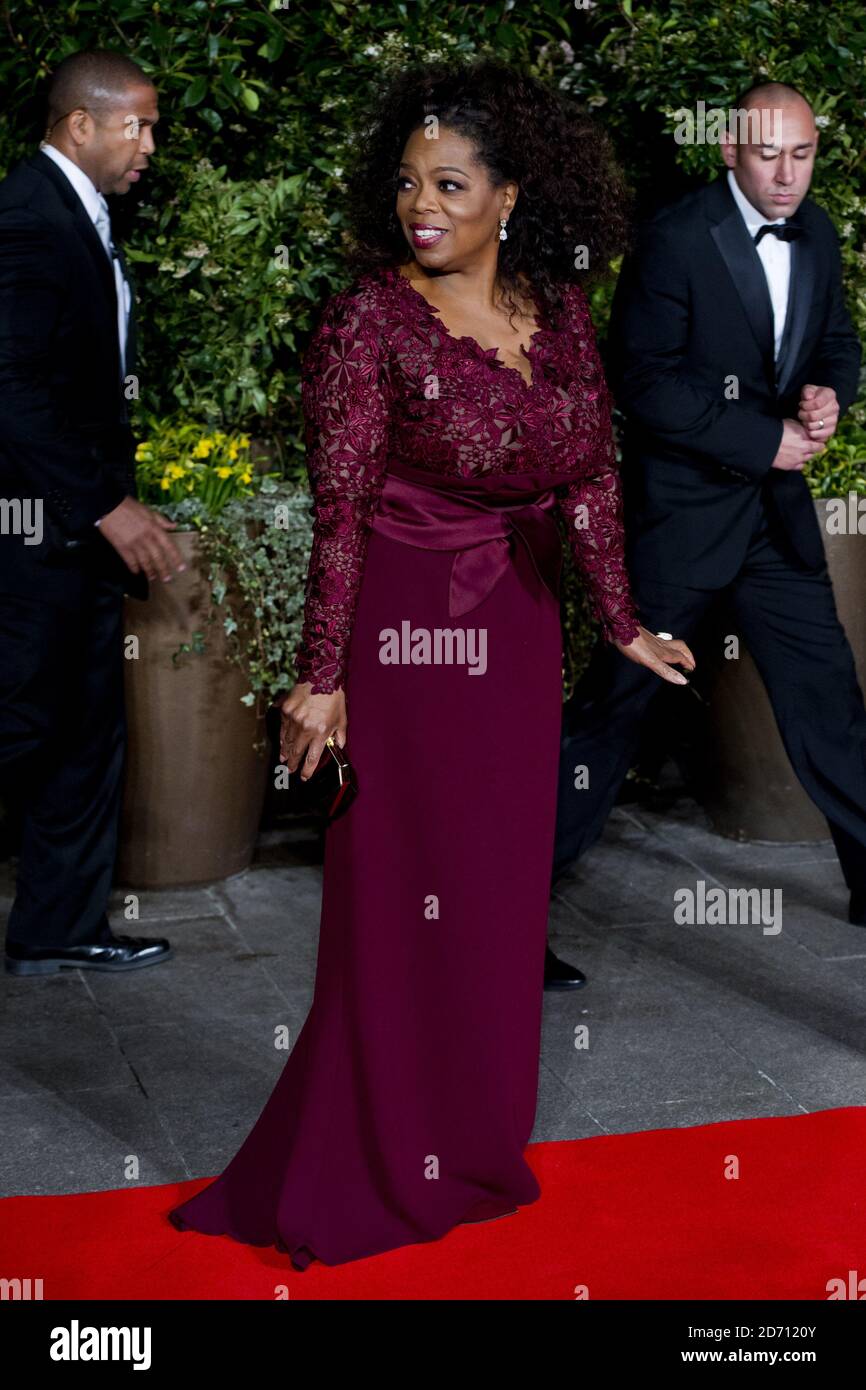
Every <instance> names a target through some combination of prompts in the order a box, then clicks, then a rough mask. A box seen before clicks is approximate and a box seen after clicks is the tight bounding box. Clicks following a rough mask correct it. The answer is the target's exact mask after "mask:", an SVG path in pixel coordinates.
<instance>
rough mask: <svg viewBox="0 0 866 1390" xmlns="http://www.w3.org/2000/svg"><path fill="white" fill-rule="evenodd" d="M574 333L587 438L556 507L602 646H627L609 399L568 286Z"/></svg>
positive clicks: (629, 610)
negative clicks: (577, 468)
mask: <svg viewBox="0 0 866 1390" xmlns="http://www.w3.org/2000/svg"><path fill="white" fill-rule="evenodd" d="M571 320H572V326H573V327H572V331H573V332H574V333H576V334H577V335H578V336H579V337H580V338H581V339H582V340H583V341H582V345H581V346H582V350H581V353H580V357H579V359H578V367H577V371H576V372H575V378H574V380H573V382H572V384H571V386H570V393H571V394H572V395H574V396H575V397H576V398H577V399H578V401H579V402H580V405H581V415H582V418H581V428H582V429H583V430H584V432H585V436H586V450H585V455H584V458H585V463H584V467H583V469H582V470H581V473H580V476H579V477H578V478H576V479H575V481H574V482H573V483H569V484H568V485H567V488H566V490H565V492H564V494H563V495H562V496H561V497H560V498H559V499H558V505H559V508H560V511H561V513H562V515H563V516H564V517H565V520H566V522H567V526H568V537H569V544H570V547H571V554H572V557H573V559H574V563H575V565H576V567H577V570H578V573H579V574H580V576H581V578H582V579H583V582H584V584H585V586H586V590H587V594H588V597H589V602H590V607H591V609H592V612H593V615H594V616H595V617H596V619H597V620H598V621H599V622H600V623H601V630H602V635H603V636H604V638H605V640H606V641H608V642H609V641H612V640H613V639H616V640H617V641H619V642H626V643H627V642H630V641H631V640H632V638H634V637H637V635H638V626H639V625H638V619H637V614H636V611H635V605H634V600H633V599H632V596H631V589H630V587H629V580H628V573H627V571H626V567H625V532H624V527H623V507H622V483H621V480H620V476H619V470H618V468H617V464H616V450H615V446H614V438H613V428H612V426H611V419H610V412H611V405H612V401H611V395H610V392H609V390H608V386H607V382H606V381H605V378H604V371H603V369H602V364H601V357H600V356H599V352H598V347H597V344H596V340H595V330H594V328H593V324H592V316H591V314H590V310H589V304H588V302H587V298H586V295H585V294H584V292H583V290H582V289H581V288H580V287H579V286H577V285H574V286H572V287H571Z"/></svg>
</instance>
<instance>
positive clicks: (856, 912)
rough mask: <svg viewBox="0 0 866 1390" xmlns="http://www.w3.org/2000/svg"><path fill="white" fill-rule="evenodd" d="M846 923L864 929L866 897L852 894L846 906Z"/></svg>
mask: <svg viewBox="0 0 866 1390" xmlns="http://www.w3.org/2000/svg"><path fill="white" fill-rule="evenodd" d="M848 921H849V922H851V923H852V924H853V925H854V926H855V927H866V895H864V894H862V893H852V894H851V901H850V903H849V904H848Z"/></svg>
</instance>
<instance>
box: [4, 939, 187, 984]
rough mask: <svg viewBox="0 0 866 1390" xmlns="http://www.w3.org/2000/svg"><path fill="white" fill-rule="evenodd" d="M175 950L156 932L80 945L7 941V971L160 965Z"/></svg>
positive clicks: (31, 972) (53, 972) (28, 972)
mask: <svg viewBox="0 0 866 1390" xmlns="http://www.w3.org/2000/svg"><path fill="white" fill-rule="evenodd" d="M173 954H174V953H173V951H172V949H171V946H170V944H169V942H168V941H165V940H163V939H162V938H160V937H155V936H114V937H112V938H111V939H110V940H109V941H107V942H94V943H92V944H90V943H87V942H82V944H81V945H79V946H55V947H51V946H22V945H20V944H19V943H18V942H16V941H7V942H6V973H7V975H56V974H57V972H58V971H59V970H141V969H142V968H143V967H144V966H146V965H159V964H160V962H161V961H164V960H168V959H169V958H170V957H171V956H172V955H173Z"/></svg>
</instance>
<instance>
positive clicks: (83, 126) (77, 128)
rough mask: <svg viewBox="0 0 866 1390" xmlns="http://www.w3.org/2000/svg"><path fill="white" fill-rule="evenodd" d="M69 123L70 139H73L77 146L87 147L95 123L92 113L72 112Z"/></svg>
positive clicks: (68, 118) (83, 111) (68, 119)
mask: <svg viewBox="0 0 866 1390" xmlns="http://www.w3.org/2000/svg"><path fill="white" fill-rule="evenodd" d="M67 122H68V124H67V127H66V128H67V130H68V131H69V136H70V139H72V140H73V141H74V142H75V144H76V145H86V144H87V138H88V136H89V135H90V132H91V130H92V129H93V121H92V120H91V117H90V113H89V112H88V111H85V110H83V109H82V110H79V111H70V113H69V115H68V117H67Z"/></svg>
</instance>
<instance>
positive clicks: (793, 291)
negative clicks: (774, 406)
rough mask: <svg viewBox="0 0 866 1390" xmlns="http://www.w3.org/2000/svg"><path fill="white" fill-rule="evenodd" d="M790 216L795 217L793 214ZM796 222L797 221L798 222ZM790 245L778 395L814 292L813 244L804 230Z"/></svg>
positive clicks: (783, 387)
mask: <svg viewBox="0 0 866 1390" xmlns="http://www.w3.org/2000/svg"><path fill="white" fill-rule="evenodd" d="M791 220H792V221H796V219H793V218H792V219H791ZM798 225H801V224H799V223H798ZM790 246H791V279H790V283H789V286H788V315H787V321H786V324H785V336H784V338H783V340H782V351H781V352H780V354H779V362H778V364H777V372H778V379H777V383H776V390H777V392H778V394H779V395H780V396H784V395H785V393H786V391H787V389H788V386H789V384H790V382H791V378H792V376H793V373H794V368H795V367H796V365H797V358H798V357H799V355H800V348H801V347H802V344H803V338H804V336H805V333H806V324H807V323H808V321H809V310H810V309H811V307H812V296H813V294H814V292H815V248H814V245H813V242H812V238H811V237H810V236H809V234H808V232H806V231H805V230H804V232H803V235H802V236H800V237H798V238H797V240H796V241H792V242H791V243H790Z"/></svg>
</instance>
